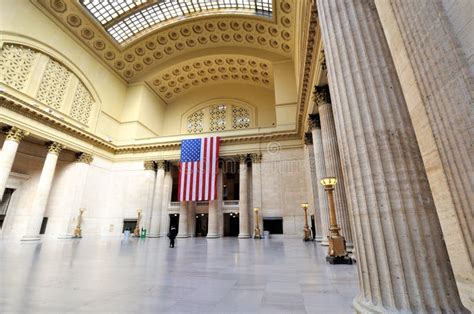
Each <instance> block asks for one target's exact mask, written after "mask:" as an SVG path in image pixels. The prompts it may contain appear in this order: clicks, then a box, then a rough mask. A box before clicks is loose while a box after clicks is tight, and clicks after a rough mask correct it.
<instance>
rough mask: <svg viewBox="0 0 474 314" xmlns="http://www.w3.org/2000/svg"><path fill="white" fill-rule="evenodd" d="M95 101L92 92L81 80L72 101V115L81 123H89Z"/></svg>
mask: <svg viewBox="0 0 474 314" xmlns="http://www.w3.org/2000/svg"><path fill="white" fill-rule="evenodd" d="M93 103H94V100H93V98H92V96H91V94H90V93H89V91H88V90H87V89H86V88H85V86H84V85H83V84H82V83H81V82H79V84H78V85H77V89H76V93H75V94H74V100H73V102H72V108H71V117H72V118H73V119H76V120H77V121H79V122H81V123H84V124H89V117H90V115H91V111H92V106H93Z"/></svg>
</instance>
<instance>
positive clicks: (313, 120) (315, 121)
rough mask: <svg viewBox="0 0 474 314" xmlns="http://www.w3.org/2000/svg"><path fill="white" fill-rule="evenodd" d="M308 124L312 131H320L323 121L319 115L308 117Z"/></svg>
mask: <svg viewBox="0 0 474 314" xmlns="http://www.w3.org/2000/svg"><path fill="white" fill-rule="evenodd" d="M308 123H309V126H310V128H311V129H320V128H321V120H320V119H319V113H315V114H310V115H308Z"/></svg>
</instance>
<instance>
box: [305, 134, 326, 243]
mask: <svg viewBox="0 0 474 314" xmlns="http://www.w3.org/2000/svg"><path fill="white" fill-rule="evenodd" d="M305 151H306V157H305V159H306V160H307V165H306V171H305V172H306V175H307V180H306V181H307V185H308V204H309V208H310V210H312V211H313V217H314V225H315V229H316V230H315V233H316V234H315V236H314V238H315V240H316V241H318V242H321V241H322V240H323V234H322V230H321V213H320V210H319V200H318V185H319V182H318V181H317V178H316V162H315V160H314V148H313V136H312V134H311V133H306V134H305Z"/></svg>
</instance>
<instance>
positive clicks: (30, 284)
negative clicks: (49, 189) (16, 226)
mask: <svg viewBox="0 0 474 314" xmlns="http://www.w3.org/2000/svg"><path fill="white" fill-rule="evenodd" d="M325 252H326V249H325V248H322V247H321V246H320V245H319V244H316V243H304V242H302V241H301V240H299V239H266V240H251V239H250V240H238V239H236V238H223V239H212V240H206V239H205V238H191V239H178V240H177V246H176V248H174V249H170V248H168V242H167V241H166V239H146V240H137V239H131V240H129V241H124V240H119V239H104V238H94V239H87V238H84V239H82V240H43V242H42V243H38V244H31V243H20V242H19V241H0V267H1V271H0V285H1V287H0V312H1V313H80V312H89V313H124V312H128V313H190V312H192V313H351V312H353V309H352V306H351V303H352V299H353V298H354V296H355V295H356V293H357V278H356V266H355V265H335V266H334V265H333V266H331V265H327V264H326V263H325V262H324V255H325Z"/></svg>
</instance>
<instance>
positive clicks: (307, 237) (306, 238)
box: [301, 203, 313, 241]
mask: <svg viewBox="0 0 474 314" xmlns="http://www.w3.org/2000/svg"><path fill="white" fill-rule="evenodd" d="M308 206H309V205H308V203H301V207H302V208H303V210H304V229H303V234H304V236H303V241H312V240H313V239H312V238H311V230H310V229H309V226H308Z"/></svg>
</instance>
